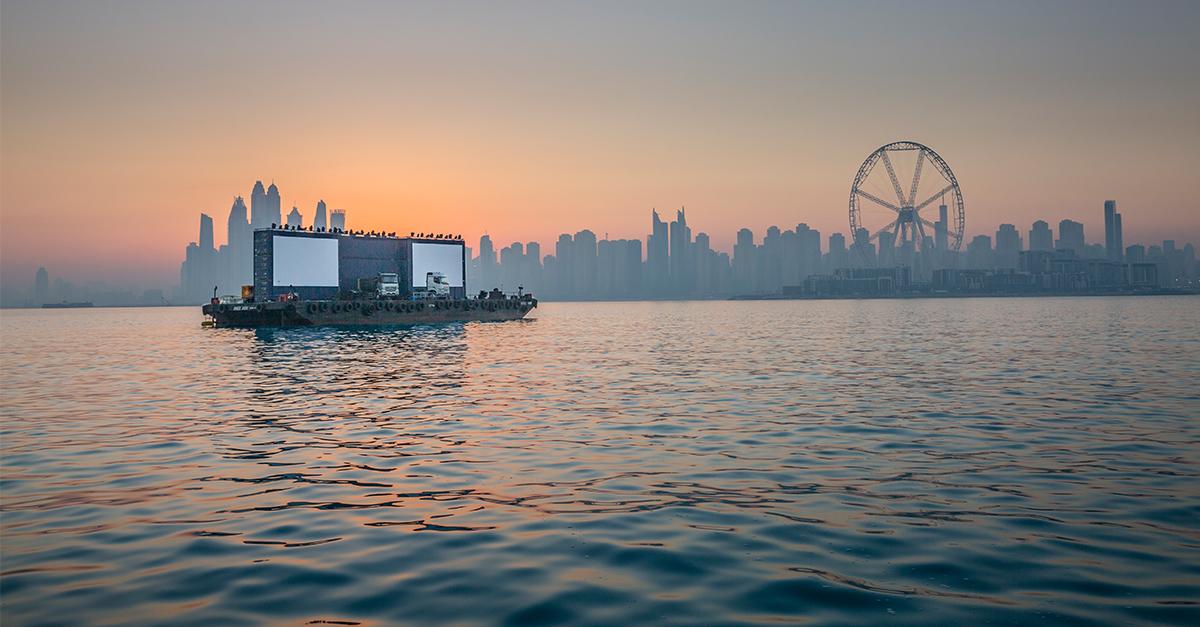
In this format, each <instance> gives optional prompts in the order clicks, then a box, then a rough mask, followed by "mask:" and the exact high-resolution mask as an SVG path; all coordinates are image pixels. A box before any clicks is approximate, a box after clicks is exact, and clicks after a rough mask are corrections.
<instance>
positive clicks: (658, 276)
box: [646, 209, 670, 296]
mask: <svg viewBox="0 0 1200 627" xmlns="http://www.w3.org/2000/svg"><path fill="white" fill-rule="evenodd" d="M668 241H669V234H668V227H667V223H666V222H663V221H662V220H661V219H660V218H659V217H658V211H656V210H653V209H652V210H651V211H650V237H648V238H646V274H647V275H648V276H649V281H647V283H648V286H649V288H650V289H651V291H652V293H653V294H654V295H655V296H662V295H663V291H664V290H665V289H666V287H667V275H668V272H669V270H668V263H669V258H670V257H669V248H668V246H669V244H668Z"/></svg>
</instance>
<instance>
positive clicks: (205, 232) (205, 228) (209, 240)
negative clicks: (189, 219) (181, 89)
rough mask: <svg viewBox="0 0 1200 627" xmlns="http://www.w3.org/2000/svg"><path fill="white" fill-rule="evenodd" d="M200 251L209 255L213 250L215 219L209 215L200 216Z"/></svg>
mask: <svg viewBox="0 0 1200 627" xmlns="http://www.w3.org/2000/svg"><path fill="white" fill-rule="evenodd" d="M200 250H201V251H202V252H205V253H207V252H208V251H210V250H214V249H213V219H212V218H211V217H209V215H208V214H207V213H202V214H200Z"/></svg>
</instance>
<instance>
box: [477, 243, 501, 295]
mask: <svg viewBox="0 0 1200 627" xmlns="http://www.w3.org/2000/svg"><path fill="white" fill-rule="evenodd" d="M479 282H480V285H479V288H480V289H484V290H490V289H492V288H495V287H499V283H500V277H499V275H498V273H497V272H496V247H495V246H493V245H492V238H491V236H489V235H484V236H483V237H480V238H479Z"/></svg>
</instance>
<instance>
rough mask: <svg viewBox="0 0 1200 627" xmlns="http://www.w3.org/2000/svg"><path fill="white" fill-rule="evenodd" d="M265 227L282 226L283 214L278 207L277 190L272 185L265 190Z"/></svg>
mask: <svg viewBox="0 0 1200 627" xmlns="http://www.w3.org/2000/svg"><path fill="white" fill-rule="evenodd" d="M265 219H266V220H267V226H271V225H272V224H283V212H282V210H281V209H280V206H279V188H278V187H275V184H274V183H271V186H270V187H268V188H267V215H266V216H265Z"/></svg>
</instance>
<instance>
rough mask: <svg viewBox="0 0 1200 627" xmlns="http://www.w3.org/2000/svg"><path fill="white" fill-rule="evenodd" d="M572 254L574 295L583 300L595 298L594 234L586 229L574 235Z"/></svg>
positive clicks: (595, 252) (595, 259)
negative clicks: (573, 254) (573, 257)
mask: <svg viewBox="0 0 1200 627" xmlns="http://www.w3.org/2000/svg"><path fill="white" fill-rule="evenodd" d="M572 252H573V253H575V259H574V261H575V263H574V277H575V285H574V287H575V293H576V294H577V295H579V296H581V297H583V298H595V297H596V270H597V265H598V260H597V247H596V234H595V233H593V232H591V231H589V230H588V229H584V230H582V231H580V232H578V233H576V234H575V245H574V247H573V250H572Z"/></svg>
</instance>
